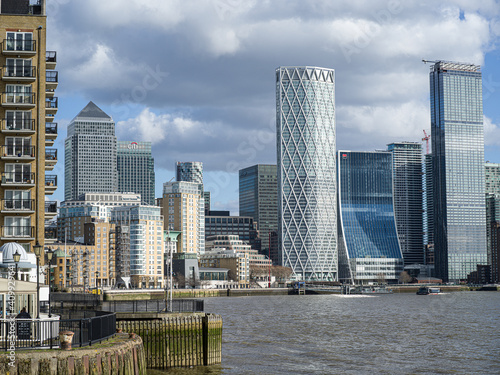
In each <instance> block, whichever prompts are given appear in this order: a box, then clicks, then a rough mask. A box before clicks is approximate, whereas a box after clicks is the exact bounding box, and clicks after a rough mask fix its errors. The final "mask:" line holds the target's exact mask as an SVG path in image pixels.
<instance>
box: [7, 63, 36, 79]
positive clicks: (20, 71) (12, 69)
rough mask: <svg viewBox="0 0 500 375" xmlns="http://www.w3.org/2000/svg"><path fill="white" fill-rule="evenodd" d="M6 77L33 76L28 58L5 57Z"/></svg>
mask: <svg viewBox="0 0 500 375" xmlns="http://www.w3.org/2000/svg"><path fill="white" fill-rule="evenodd" d="M6 64H7V66H6V75H7V76H8V77H34V73H33V69H32V67H31V60H29V59H6Z"/></svg>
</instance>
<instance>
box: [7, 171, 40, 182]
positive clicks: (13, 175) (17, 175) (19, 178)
mask: <svg viewBox="0 0 500 375" xmlns="http://www.w3.org/2000/svg"><path fill="white" fill-rule="evenodd" d="M34 183H35V174H34V173H31V172H4V173H2V184H6V185H8V184H34Z"/></svg>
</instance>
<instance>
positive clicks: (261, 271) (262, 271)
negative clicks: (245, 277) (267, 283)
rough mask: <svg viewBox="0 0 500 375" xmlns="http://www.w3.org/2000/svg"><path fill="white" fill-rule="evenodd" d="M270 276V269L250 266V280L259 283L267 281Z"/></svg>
mask: <svg viewBox="0 0 500 375" xmlns="http://www.w3.org/2000/svg"><path fill="white" fill-rule="evenodd" d="M268 275H269V268H268V267H266V266H255V265H251V266H250V280H252V281H258V280H263V279H266V278H267V276H268Z"/></svg>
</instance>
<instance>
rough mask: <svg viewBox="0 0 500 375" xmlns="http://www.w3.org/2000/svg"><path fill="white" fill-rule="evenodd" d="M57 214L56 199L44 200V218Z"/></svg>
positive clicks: (47, 218)
mask: <svg viewBox="0 0 500 375" xmlns="http://www.w3.org/2000/svg"><path fill="white" fill-rule="evenodd" d="M56 215H57V202H56V201H46V202H45V220H50V219H53V218H54V217H55V216H56Z"/></svg>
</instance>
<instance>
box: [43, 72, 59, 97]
mask: <svg viewBox="0 0 500 375" xmlns="http://www.w3.org/2000/svg"><path fill="white" fill-rule="evenodd" d="M58 83H59V72H57V71H55V70H47V71H46V72H45V88H46V90H45V91H46V92H52V95H54V94H53V93H54V90H55V89H56V88H57V84H58ZM49 90H52V91H49Z"/></svg>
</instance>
